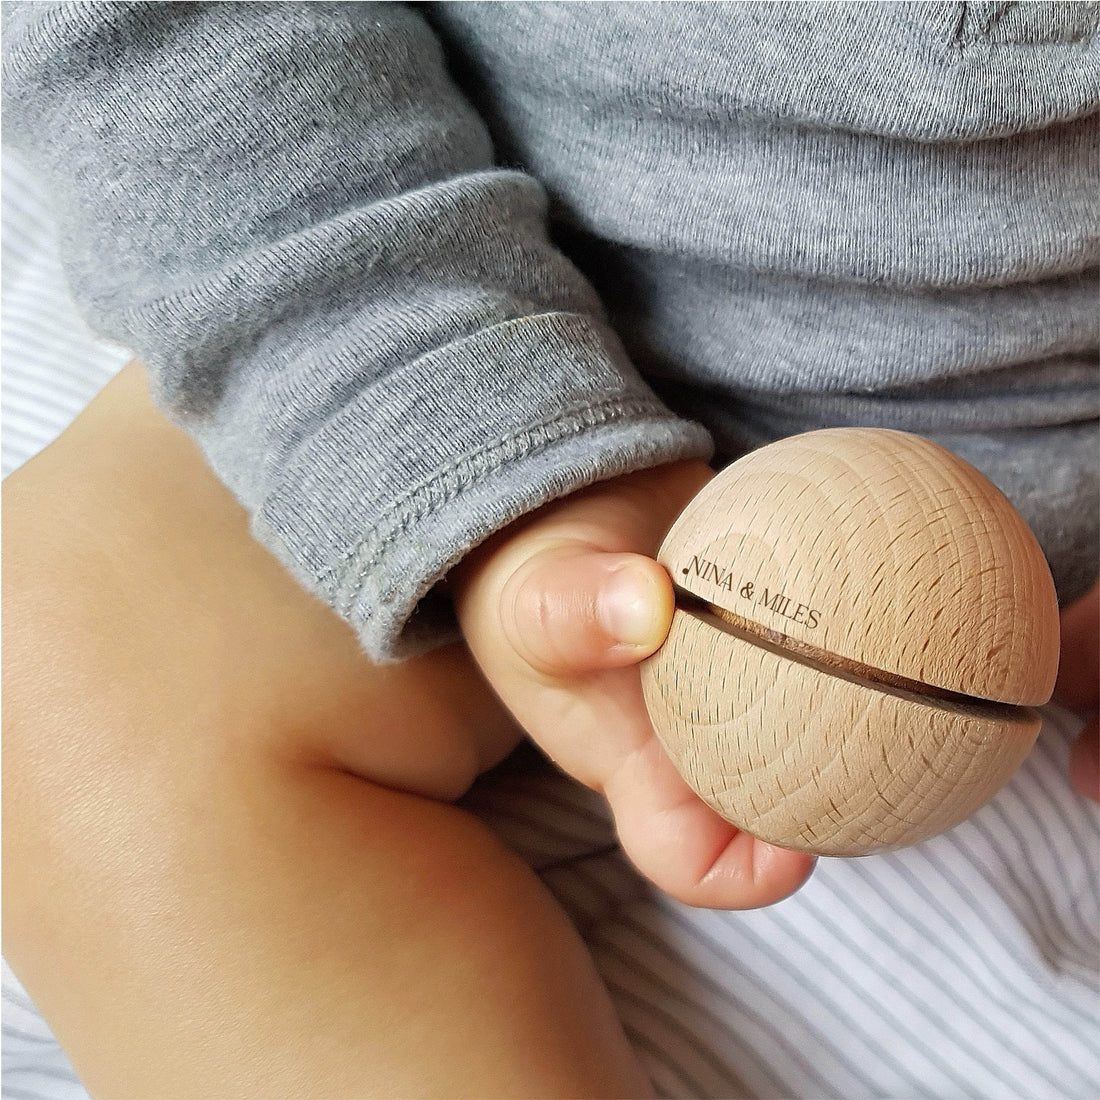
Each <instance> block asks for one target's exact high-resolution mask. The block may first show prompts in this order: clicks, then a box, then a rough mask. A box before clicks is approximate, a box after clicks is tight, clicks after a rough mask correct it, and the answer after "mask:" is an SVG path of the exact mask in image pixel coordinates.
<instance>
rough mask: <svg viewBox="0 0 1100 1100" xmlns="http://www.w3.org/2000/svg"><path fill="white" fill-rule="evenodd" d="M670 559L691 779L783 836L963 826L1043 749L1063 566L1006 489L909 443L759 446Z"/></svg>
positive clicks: (909, 832) (672, 696) (678, 728)
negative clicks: (1054, 571) (1033, 751)
mask: <svg viewBox="0 0 1100 1100" xmlns="http://www.w3.org/2000/svg"><path fill="white" fill-rule="evenodd" d="M658 559H659V561H660V562H661V564H663V565H664V566H665V568H666V569H667V570H668V571H669V573H670V574H671V576H672V579H673V582H674V585H675V588H676V603H677V606H676V611H675V614H674V616H673V621H672V628H671V630H670V631H669V634H668V637H667V639H666V640H665V642H664V644H663V645H662V647H661V648H660V649H659V650H658V651H657V652H656V653H655V654H654V655H653V656H652V657H650V658H649V659H648V660H647V661H645V662H644V663H643V665H642V686H643V691H644V695H645V701H646V706H647V709H648V711H649V715H650V718H651V719H652V722H653V726H654V728H655V730H656V732H657V735H658V737H659V738H660V740H661V742H662V744H663V745H664V747H665V750H666V751H667V752H668V754H669V756H670V757H671V758H672V760H673V762H674V763H675V765H676V767H677V768H678V769H679V771H680V772H681V774H682V775H683V776H684V778H685V779H686V780H687V782H688V783H689V784H690V785H691V787H692V788H693V789H694V790H695V791H696V792H697V793H698V794H699V795H700V796H701V797H702V798H703V800H704V801H705V802H707V803H708V804H709V805H711V806H712V807H713V808H714V809H715V810H717V812H718V813H719V814H721V815H722V816H723V817H724V818H726V819H727V820H729V821H732V822H733V823H734V824H736V825H738V826H739V827H740V828H742V829H744V830H746V831H747V832H749V833H752V834H753V835H755V836H757V837H760V838H762V839H764V840H767V841H770V842H772V843H773V844H778V845H781V846H783V847H786V848H796V849H801V850H804V851H809V852H815V853H819V854H824V855H845V856H852V855H863V854H866V853H868V852H871V851H875V850H881V849H887V848H897V847H901V846H903V845H906V844H913V843H916V842H917V841H919V840H923V839H924V838H926V837H928V836H931V835H933V834H935V833H937V832H941V831H942V830H944V829H947V828H950V827H951V826H952V825H955V824H957V823H958V822H959V821H961V820H963V819H964V818H965V817H967V816H968V815H969V814H971V813H972V812H973V811H974V810H976V809H977V808H978V807H979V806H981V805H982V804H983V803H984V802H986V801H987V800H988V799H989V798H991V797H992V795H993V794H994V792H996V791H997V790H998V789H999V788H1000V787H1001V786H1002V785H1003V784H1004V783H1005V782H1006V781H1007V779H1008V778H1009V777H1010V776H1011V775H1012V773H1013V771H1015V769H1016V767H1017V766H1018V765H1019V764H1020V762H1021V761H1022V760H1023V758H1024V757H1025V756H1026V755H1027V753H1028V751H1029V749H1030V748H1031V745H1032V743H1033V742H1034V739H1035V736H1036V734H1037V733H1038V729H1039V723H1040V719H1039V716H1038V714H1037V713H1036V711H1035V710H1033V709H1032V708H1033V707H1034V706H1037V705H1040V704H1042V703H1045V702H1046V701H1047V700H1048V699H1049V698H1050V695H1051V692H1052V691H1053V688H1054V679H1055V675H1056V673H1057V670H1058V640H1059V634H1058V603H1057V598H1056V596H1055V591H1054V583H1053V581H1052V579H1051V575H1050V570H1049V568H1048V566H1047V563H1046V559H1045V558H1044V556H1043V553H1042V551H1041V550H1040V548H1039V545H1038V543H1037V542H1036V541H1035V538H1034V536H1033V535H1032V533H1031V531H1030V530H1029V529H1028V527H1027V525H1026V524H1025V523H1024V521H1023V519H1021V518H1020V516H1019V515H1018V513H1017V512H1016V511H1015V509H1014V508H1013V507H1012V505H1011V504H1010V503H1009V502H1008V500H1007V499H1006V498H1005V496H1004V494H1003V493H1001V492H1000V490H999V489H997V488H996V487H995V486H994V485H993V484H992V482H990V481H989V480H988V479H987V478H985V477H984V476H983V475H982V474H980V473H979V472H978V471H977V470H975V469H974V468H973V467H972V466H970V465H969V464H968V463H966V462H964V461H963V460H962V459H961V458H959V457H958V456H957V455H954V454H952V453H951V452H950V451H948V450H945V449H944V448H943V447H940V446H939V445H937V444H935V443H932V442H931V441H930V440H927V439H923V438H921V437H919V436H915V435H910V434H908V433H906V432H897V431H890V430H885V429H871V428H830V429H825V430H823V431H815V432H808V433H806V434H804V435H799V436H793V437H791V438H788V439H783V440H780V441H779V442H777V443H773V444H770V445H769V446H766V447H762V448H760V449H759V450H757V451H753V452H751V453H749V454H748V455H746V456H745V457H744V458H742V459H741V460H740V461H738V462H735V463H734V464H733V465H731V466H729V467H727V468H726V469H725V470H724V471H723V472H722V473H720V474H718V475H717V476H716V477H715V478H714V479H713V480H712V481H711V482H710V483H709V484H707V485H706V486H705V487H704V488H703V489H702V491H701V492H700V493H699V494H698V495H697V496H696V497H695V498H694V499H693V500H692V501H691V502H690V503H689V504H688V506H687V508H685V509H684V511H683V513H682V514H681V515H680V517H679V519H678V520H677V521H676V523H675V524H674V525H673V527H672V529H671V530H670V531H669V533H668V535H667V537H666V538H665V541H664V543H663V545H662V547H661V550H660V553H659V555H658Z"/></svg>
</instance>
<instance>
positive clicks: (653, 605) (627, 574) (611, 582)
mask: <svg viewBox="0 0 1100 1100" xmlns="http://www.w3.org/2000/svg"><path fill="white" fill-rule="evenodd" d="M598 606H599V615H600V622H601V623H602V624H603V628H604V630H606V631H607V632H608V634H610V635H611V636H612V637H613V638H615V639H617V640H618V641H619V642H620V643H622V644H624V645H637V646H648V645H656V644H657V643H658V642H660V640H661V639H660V633H661V623H660V621H659V620H660V613H661V609H660V605H659V601H658V600H657V599H655V593H654V590H653V584H652V582H651V580H650V579H649V577H648V576H646V574H645V573H644V572H643V571H642V570H639V569H637V568H635V567H634V566H632V565H630V564H627V565H620V566H616V568H615V569H614V571H613V572H612V573H611V574H610V575H609V576H608V578H607V579H606V580H605V581H604V582H603V585H602V586H601V587H600V595H599V604H598Z"/></svg>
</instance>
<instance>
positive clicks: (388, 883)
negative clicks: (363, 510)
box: [3, 369, 646, 1097]
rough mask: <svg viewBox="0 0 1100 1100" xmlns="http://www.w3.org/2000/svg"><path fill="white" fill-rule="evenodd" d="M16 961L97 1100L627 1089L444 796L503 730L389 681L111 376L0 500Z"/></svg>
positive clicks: (7, 863) (413, 669)
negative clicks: (108, 1099) (117, 1098)
mask: <svg viewBox="0 0 1100 1100" xmlns="http://www.w3.org/2000/svg"><path fill="white" fill-rule="evenodd" d="M4 519H5V521H6V524H5V526H6V530H5V532H4V536H5V538H4V562H3V565H4V570H3V578H4V612H5V616H4V657H5V659H6V668H5V673H6V675H5V683H4V687H5V692H4V707H5V715H4V718H5V737H4V761H3V765H4V767H3V777H4V800H3V813H4V821H3V826H4V869H5V875H6V878H5V884H4V885H5V887H6V889H5V891H4V950H5V953H6V955H7V956H8V958H9V961H10V962H11V963H12V965H13V967H14V968H15V970H16V971H17V973H18V974H19V976H20V978H21V979H22V980H23V982H24V983H25V985H26V986H27V988H28V990H29V991H30V993H31V994H32V996H34V997H35V999H36V1001H37V1002H38V1004H39V1006H40V1007H41V1009H42V1011H43V1012H44V1014H45V1015H46V1017H47V1019H48V1021H49V1022H50V1024H51V1026H52V1027H53V1028H54V1030H55V1032H56V1034H57V1035H58V1038H59V1039H60V1041H61V1042H62V1044H63V1045H64V1046H65V1048H66V1050H67V1052H68V1053H69V1055H70V1057H71V1059H72V1061H73V1063H74V1065H75V1067H76V1069H77V1071H78V1073H80V1074H81V1075H82V1077H83V1079H84V1080H85V1083H86V1084H87V1086H88V1087H89V1089H90V1090H91V1091H92V1092H93V1093H96V1092H101V1093H103V1094H105V1095H134V1096H138V1095H145V1096H151V1095H156V1096H166V1097H167V1096H173V1095H179V1096H198V1095H219V1096H249V1095H255V1096H263V1097H280V1096H305V1095H311V1096H372V1095H379V1096H393V1095H446V1096H459V1095H469V1096H480V1097H484V1096H495V1095H510V1096H521V1095H542V1096H547V1095H554V1096H569V1095H572V1096H582V1095H602V1096H612V1095H643V1094H645V1092H646V1085H645V1083H644V1081H643V1079H642V1077H641V1074H640V1072H639V1071H638V1069H637V1066H636V1064H635V1063H634V1060H633V1057H632V1055H631V1052H630V1050H629V1048H628V1046H627V1044H626V1041H625V1039H624V1038H623V1035H622V1033H621V1031H620V1029H619V1026H618V1023H617V1022H616V1020H615V1018H614V1014H613V1011H612V1008H611V1006H610V1003H609V1000H608V998H607V995H606V993H605V991H604V989H603V987H602V985H601V984H600V982H599V979H598V977H597V975H596V973H595V971H594V968H593V967H592V965H591V962H590V960H589V958H588V955H587V953H586V951H585V949H584V947H583V944H582V943H581V942H580V940H579V939H578V938H577V937H576V935H575V933H574V931H573V930H572V928H571V926H570V925H569V924H568V922H567V920H566V919H565V917H564V915H563V914H562V913H561V912H560V910H558V909H557V907H556V906H555V905H554V903H553V902H552V901H551V899H550V898H549V896H548V895H547V894H546V893H545V892H544V891H543V889H542V887H541V885H540V884H539V883H538V881H537V879H536V878H535V877H534V876H533V874H532V873H531V872H530V871H529V870H528V869H527V868H526V867H525V866H524V865H522V864H521V863H520V862H519V861H518V860H517V859H515V858H514V857H513V856H512V855H511V854H510V853H509V852H507V851H506V850H505V849H504V848H503V847H502V846H501V845H500V844H499V843H498V842H497V841H496V839H495V838H494V837H493V836H492V834H491V833H490V832H489V831H488V830H487V829H485V828H484V827H483V826H482V825H481V824H480V823H479V822H478V821H477V820H476V819H474V818H473V817H471V816H470V815H468V814H466V813H464V812H463V811H461V810H459V809H457V808H456V807H454V806H451V805H449V804H447V802H446V801H444V800H445V799H447V798H450V797H453V796H455V795H457V794H458V793H460V792H461V791H462V790H463V789H464V788H465V786H466V785H467V784H468V783H469V781H470V780H471V779H472V778H473V776H474V775H475V774H476V773H477V772H478V771H479V770H481V769H482V768H483V767H485V766H487V765H488V764H489V763H491V762H492V761H493V760H495V759H496V758H498V757H499V756H501V755H502V754H503V753H504V752H506V751H507V749H508V748H509V747H510V745H511V744H513V743H514V741H515V739H516V732H515V730H514V727H512V726H511V724H510V723H509V722H508V720H507V717H506V716H505V715H503V714H502V713H501V712H500V710H499V708H498V707H497V706H496V704H495V703H494V701H493V700H492V698H491V696H490V695H489V694H488V693H487V692H485V691H484V689H483V687H482V685H481V681H480V679H479V678H478V677H477V675H476V673H475V672H474V670H473V666H472V664H471V663H470V662H469V660H468V657H467V656H466V654H465V652H464V650H461V649H458V648H454V649H451V650H449V651H445V652H441V653H437V654H433V655H431V656H430V657H428V658H425V659H423V660H421V661H417V662H412V663H409V664H406V665H403V666H399V667H394V668H379V667H376V666H373V665H371V664H370V663H369V662H367V661H366V660H365V659H364V658H363V657H362V655H361V654H360V653H359V651H358V649H357V647H356V645H355V641H354V638H353V637H352V636H351V632H350V631H349V630H348V629H347V627H346V626H344V624H342V623H340V622H339V620H337V619H336V618H335V616H333V615H332V614H331V612H329V611H328V610H327V609H326V608H325V607H324V606H323V605H321V604H320V603H319V602H318V601H316V600H314V599H313V598H312V597H310V596H308V595H306V594H305V593H303V592H302V591H301V590H300V589H299V588H298V586H297V585H296V584H295V583H294V582H293V581H291V580H290V579H289V578H288V577H287V575H286V574H285V572H284V571H283V570H282V569H281V567H279V566H278V565H277V564H276V563H275V562H274V561H273V560H272V559H271V558H270V556H269V555H267V554H266V552H265V551H263V550H262V549H260V548H259V547H258V546H257V545H256V544H255V543H254V542H253V541H252V540H251V539H250V538H249V537H248V535H247V531H246V527H245V520H244V517H243V514H242V513H241V511H240V509H239V508H238V507H237V505H236V504H235V503H234V502H233V500H232V499H231V497H230V496H229V494H228V493H226V492H225V491H224V490H223V489H222V488H221V487H220V486H219V485H218V484H217V483H216V481H215V480H214V479H213V478H212V476H211V475H210V474H209V473H208V472H207V471H206V469H205V467H204V466H203V464H202V462H201V460H200V459H199V457H198V455H197V453H196V452H195V451H194V449H193V448H192V446H191V444H190V443H189V442H188V441H187V440H186V439H185V437H183V436H182V435H181V434H180V433H179V432H177V431H176V430H175V429H173V428H171V427H170V426H169V425H167V424H166V422H165V421H164V420H163V419H162V418H160V417H159V416H158V415H157V414H156V413H155V412H154V411H153V410H152V408H151V407H150V405H149V403H148V399H147V397H146V395H145V392H144V383H143V379H142V377H141V374H140V372H139V371H137V370H136V369H130V370H128V371H127V372H124V374H123V375H122V376H120V377H119V379H118V380H116V382H114V383H112V385H111V386H110V387H108V389H107V390H106V391H105V392H104V394H103V395H101V397H100V398H98V399H97V401H96V402H95V403H93V405H92V406H91V407H90V408H89V409H88V410H87V411H86V413H85V414H84V415H83V416H82V417H81V418H80V419H79V420H78V421H77V422H76V424H74V425H73V427H72V428H71V429H70V430H69V431H68V432H66V433H65V435H64V436H62V438H61V439H60V440H59V441H58V442H57V443H55V444H54V445H53V446H52V447H51V448H49V449H48V450H47V451H46V452H44V453H43V454H42V455H40V456H39V457H38V458H37V459H35V460H33V461H32V462H31V463H29V464H28V465H27V466H26V467H24V468H23V469H22V470H20V471H19V472H17V473H16V474H15V475H13V476H12V477H11V478H9V479H8V481H7V482H6V483H5V487H4Z"/></svg>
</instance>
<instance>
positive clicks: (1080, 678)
mask: <svg viewBox="0 0 1100 1100" xmlns="http://www.w3.org/2000/svg"><path fill="white" fill-rule="evenodd" d="M1054 697H1055V699H1057V700H1058V701H1059V702H1060V703H1064V704H1066V705H1067V706H1070V707H1075V708H1077V709H1078V710H1080V711H1082V712H1083V713H1084V714H1085V719H1086V720H1085V728H1084V729H1083V730H1082V731H1081V734H1080V736H1079V737H1078V738H1077V743H1076V744H1075V745H1074V746H1073V751H1072V752H1071V753H1070V758H1069V778H1070V782H1071V783H1072V784H1073V786H1074V788H1075V789H1076V790H1077V791H1078V792H1079V793H1080V794H1083V795H1085V796H1086V797H1088V798H1091V799H1093V800H1095V801H1100V716H1098V715H1097V709H1098V707H1100V581H1097V582H1096V584H1094V585H1093V586H1092V588H1090V589H1089V590H1088V592H1086V593H1085V595H1083V596H1082V597H1081V598H1080V599H1079V600H1077V601H1075V602H1074V603H1071V604H1070V605H1069V607H1067V608H1066V609H1065V610H1064V611H1063V612H1062V662H1061V664H1060V665H1059V668H1058V685H1057V687H1056V688H1055V691H1054Z"/></svg>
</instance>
